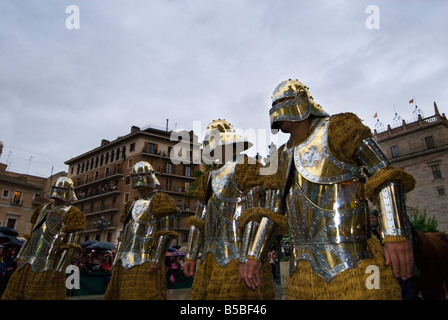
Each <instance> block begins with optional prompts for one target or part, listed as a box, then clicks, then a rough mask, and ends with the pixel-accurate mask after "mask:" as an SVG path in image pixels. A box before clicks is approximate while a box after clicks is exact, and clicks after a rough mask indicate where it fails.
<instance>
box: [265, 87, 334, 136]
mask: <svg viewBox="0 0 448 320" xmlns="http://www.w3.org/2000/svg"><path fill="white" fill-rule="evenodd" d="M308 90H309V88H308V87H307V86H305V85H304V84H303V83H301V82H300V81H298V80H297V79H296V80H291V79H288V80H285V81H282V82H281V83H280V84H279V85H278V86H277V87H276V88H275V89H274V92H273V93H272V108H271V109H270V110H269V116H270V119H271V129H279V128H280V124H279V122H280V121H292V122H297V121H303V120H305V119H306V118H308V117H309V116H310V114H312V115H314V116H318V117H327V116H329V114H328V113H327V112H325V111H324V110H323V109H322V108H321V106H320V105H318V104H317V103H316V102H314V100H313V97H311V95H310V92H309V91H308Z"/></svg>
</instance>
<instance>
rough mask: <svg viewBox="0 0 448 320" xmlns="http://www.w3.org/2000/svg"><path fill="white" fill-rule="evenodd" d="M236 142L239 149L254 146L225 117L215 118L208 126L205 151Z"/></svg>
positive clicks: (205, 136)
mask: <svg viewBox="0 0 448 320" xmlns="http://www.w3.org/2000/svg"><path fill="white" fill-rule="evenodd" d="M229 144H236V145H237V150H240V149H239V148H242V150H241V151H244V150H247V149H249V148H250V147H252V143H250V142H249V141H247V140H246V139H245V138H244V137H243V136H241V135H239V134H237V133H236V131H235V129H234V128H233V126H232V125H231V124H230V123H229V122H228V121H227V120H224V119H218V120H213V121H212V122H210V123H209V125H208V126H207V129H206V131H205V134H204V141H203V143H202V145H203V146H204V150H203V152H204V153H210V152H211V151H212V150H214V149H215V148H216V147H218V146H224V145H229Z"/></svg>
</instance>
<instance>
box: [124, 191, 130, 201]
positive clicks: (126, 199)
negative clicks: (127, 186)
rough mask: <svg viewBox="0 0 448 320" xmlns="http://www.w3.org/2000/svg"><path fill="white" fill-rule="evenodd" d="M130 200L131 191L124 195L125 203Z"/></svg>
mask: <svg viewBox="0 0 448 320" xmlns="http://www.w3.org/2000/svg"><path fill="white" fill-rule="evenodd" d="M128 201H129V192H126V193H125V194H124V197H123V203H126V202H128Z"/></svg>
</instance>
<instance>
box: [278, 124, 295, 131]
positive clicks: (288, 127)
mask: <svg viewBox="0 0 448 320" xmlns="http://www.w3.org/2000/svg"><path fill="white" fill-rule="evenodd" d="M279 124H280V130H281V131H282V132H283V133H291V130H292V128H294V126H296V125H297V124H296V123H295V122H292V121H280V122H279Z"/></svg>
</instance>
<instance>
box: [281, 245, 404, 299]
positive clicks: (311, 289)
mask: <svg viewBox="0 0 448 320" xmlns="http://www.w3.org/2000/svg"><path fill="white" fill-rule="evenodd" d="M367 245H368V246H369V248H370V250H371V252H372V254H373V258H370V259H365V260H363V261H361V262H360V263H359V265H358V266H357V267H356V268H354V269H348V270H345V271H343V272H341V273H340V274H338V275H337V276H336V277H334V278H333V279H332V280H331V281H330V282H328V283H327V282H326V281H325V280H324V279H323V278H321V277H320V276H318V275H317V274H316V273H314V272H313V270H312V269H311V266H310V264H309V263H308V262H307V261H304V260H301V261H299V264H298V266H297V269H296V271H295V272H294V274H293V275H292V276H291V278H290V279H289V280H288V285H287V288H286V299H287V300H401V289H400V286H399V284H398V282H397V279H396V278H395V277H394V275H393V272H392V268H391V267H390V266H388V267H386V262H385V258H384V250H383V247H382V246H381V244H380V242H379V241H378V239H376V238H372V239H369V240H367ZM369 265H374V266H377V267H378V269H379V288H378V289H376V288H372V289H369V288H368V286H367V285H366V281H367V282H371V278H369V277H370V276H372V273H371V272H367V273H366V269H367V267H368V266H369Z"/></svg>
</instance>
